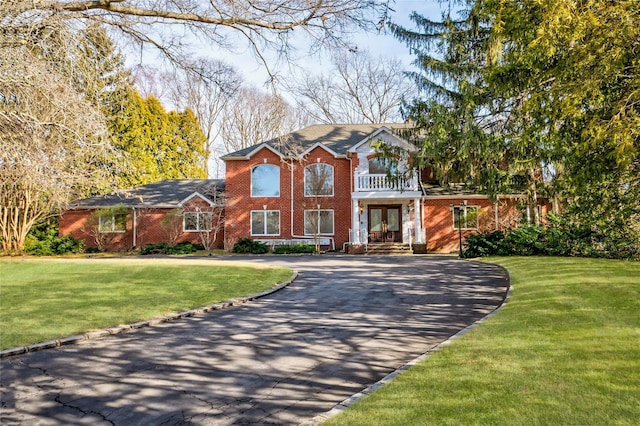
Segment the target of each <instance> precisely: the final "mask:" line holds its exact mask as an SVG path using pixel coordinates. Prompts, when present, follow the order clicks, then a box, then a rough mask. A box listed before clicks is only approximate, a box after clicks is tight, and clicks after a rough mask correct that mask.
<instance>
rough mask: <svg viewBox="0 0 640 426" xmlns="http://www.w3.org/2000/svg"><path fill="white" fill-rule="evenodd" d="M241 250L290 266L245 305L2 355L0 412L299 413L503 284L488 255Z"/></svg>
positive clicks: (147, 417)
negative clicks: (277, 286) (284, 283)
mask: <svg viewBox="0 0 640 426" xmlns="http://www.w3.org/2000/svg"><path fill="white" fill-rule="evenodd" d="M236 259H237V258H236ZM252 261H254V262H257V263H261V264H264V263H272V264H278V265H287V266H289V267H291V268H293V269H295V270H297V271H298V272H299V276H298V278H297V280H296V281H294V282H293V283H292V284H291V285H290V286H289V287H287V288H285V289H283V290H281V291H279V292H277V293H274V294H272V295H270V296H267V297H265V298H262V299H259V300H257V301H254V302H250V303H247V304H245V305H241V306H236V307H231V308H228V309H225V310H221V311H213V312H209V313H207V314H203V315H199V316H195V317H190V318H186V319H182V320H177V321H172V322H169V323H164V324H160V325H156V326H152V327H147V328H143V329H139V330H135V331H133V332H129V333H124V334H120V335H115V336H110V337H107V338H102V339H97V340H91V341H88V342H85V343H81V344H76V345H69V346H64V347H60V348H55V349H48V350H43V351H40V352H34V353H29V354H25V355H20V356H14V357H8V358H5V359H2V360H1V364H0V368H1V369H0V390H1V398H0V402H1V406H0V424H2V425H10V424H29V425H31V424H42V425H46V424H65V425H66V424H91V425H126V426H129V425H151V424H153V425H187V424H189V425H191V424H194V425H228V424H261V425H264V424H299V423H301V422H304V421H306V420H308V419H310V418H312V417H314V416H316V415H318V414H320V413H323V412H326V411H328V410H330V409H331V408H332V407H333V406H334V405H335V404H337V403H339V402H341V401H342V400H344V399H345V398H347V397H349V396H350V395H352V394H354V393H356V392H359V391H360V390H362V389H363V388H365V387H367V386H369V385H371V384H373V383H375V382H376V381H378V380H380V379H381V378H382V377H384V376H385V375H387V374H389V373H390V372H392V371H394V370H395V369H397V368H399V367H401V366H402V365H404V364H405V363H407V362H409V361H411V360H413V359H414V358H416V357H417V356H419V355H421V354H423V353H425V352H427V351H428V350H429V349H430V348H432V347H433V346H435V345H437V344H438V343H440V342H442V341H443V340H446V339H447V338H448V337H450V336H452V335H453V334H455V333H457V332H458V331H459V330H461V329H463V328H465V327H466V326H467V325H469V324H472V323H473V322H475V321H477V320H478V319H480V318H482V317H484V316H485V315H487V314H488V313H489V312H491V311H492V310H494V309H495V308H496V307H497V306H499V305H500V304H501V303H502V301H503V299H504V297H505V296H506V292H507V286H508V278H507V276H506V274H505V273H504V271H503V270H501V269H500V268H498V267H496V266H493V265H486V264H482V263H475V262H467V261H460V260H456V259H452V258H443V257H429V256H402V257H366V256H358V257H350V256H304V257H256V258H253V259H252Z"/></svg>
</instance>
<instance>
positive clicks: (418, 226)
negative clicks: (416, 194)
mask: <svg viewBox="0 0 640 426" xmlns="http://www.w3.org/2000/svg"><path fill="white" fill-rule="evenodd" d="M420 207H421V204H420V198H414V199H413V219H414V222H415V223H414V233H415V238H416V240H415V242H416V243H420V244H422V243H423V242H424V241H423V234H424V232H423V231H422V212H421V211H420Z"/></svg>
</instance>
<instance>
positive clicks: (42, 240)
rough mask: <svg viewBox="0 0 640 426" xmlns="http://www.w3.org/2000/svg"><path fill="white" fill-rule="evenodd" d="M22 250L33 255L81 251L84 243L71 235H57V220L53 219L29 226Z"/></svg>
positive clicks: (53, 254)
mask: <svg viewBox="0 0 640 426" xmlns="http://www.w3.org/2000/svg"><path fill="white" fill-rule="evenodd" d="M24 251H25V253H27V254H31V255H33V256H55V255H61V254H70V253H82V252H83V251H84V243H83V242H82V241H80V240H76V239H75V238H73V237H72V236H71V235H62V236H58V222H57V221H55V220H53V221H49V222H43V223H41V224H39V225H37V226H34V227H33V228H31V230H30V231H29V234H28V235H27V238H26V239H25V243H24Z"/></svg>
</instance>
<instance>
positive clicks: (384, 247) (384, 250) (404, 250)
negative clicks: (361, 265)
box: [365, 243, 413, 256]
mask: <svg viewBox="0 0 640 426" xmlns="http://www.w3.org/2000/svg"><path fill="white" fill-rule="evenodd" d="M365 254H367V255H383V256H384V255H405V254H413V250H412V249H411V247H410V246H409V244H403V243H370V244H369V245H368V246H367V252H366V253H365Z"/></svg>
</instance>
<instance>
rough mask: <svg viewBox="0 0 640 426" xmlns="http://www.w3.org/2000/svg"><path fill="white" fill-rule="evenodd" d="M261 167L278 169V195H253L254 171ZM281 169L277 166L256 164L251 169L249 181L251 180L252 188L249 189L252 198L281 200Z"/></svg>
mask: <svg viewBox="0 0 640 426" xmlns="http://www.w3.org/2000/svg"><path fill="white" fill-rule="evenodd" d="M261 166H271V167H275V168H277V169H278V195H253V171H254V170H255V169H256V168H258V167H261ZM280 171H281V170H280V167H279V166H276V165H275V164H270V163H263V164H256V165H255V166H253V167H251V172H250V175H249V179H250V184H251V185H250V186H251V188H249V194H250V195H251V198H280V194H281V193H282V188H281V185H280Z"/></svg>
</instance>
